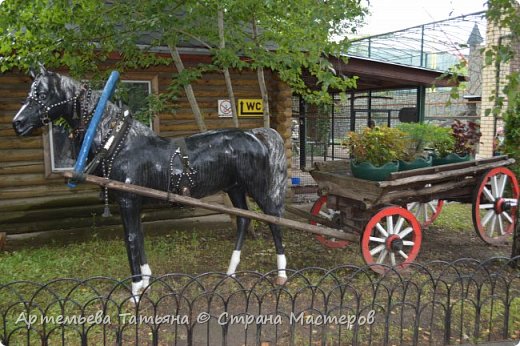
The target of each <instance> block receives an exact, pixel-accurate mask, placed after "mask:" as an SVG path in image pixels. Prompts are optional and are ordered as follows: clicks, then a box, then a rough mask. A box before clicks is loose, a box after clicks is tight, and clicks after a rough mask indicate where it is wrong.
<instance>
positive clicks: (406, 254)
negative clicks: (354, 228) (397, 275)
mask: <svg viewBox="0 0 520 346" xmlns="http://www.w3.org/2000/svg"><path fill="white" fill-rule="evenodd" d="M421 241H422V233H421V226H420V225H419V222H418V221H417V219H416V218H415V216H414V215H413V214H412V213H411V212H409V211H408V210H406V209H404V208H401V207H394V206H392V207H387V208H384V209H381V210H380V211H379V212H377V213H376V214H375V215H374V216H373V217H372V218H371V219H370V220H369V221H368V223H367V225H366V226H365V229H364V231H363V235H362V237H361V252H362V254H363V258H364V260H365V263H366V264H368V265H370V268H371V269H372V270H373V271H375V272H377V273H380V274H383V273H385V272H386V271H388V270H389V269H390V267H393V268H394V269H397V270H401V269H404V268H406V267H408V265H410V263H412V262H413V261H414V260H415V258H416V257H417V255H418V254H419V250H420V248H421ZM378 264H384V265H385V266H380V265H378Z"/></svg>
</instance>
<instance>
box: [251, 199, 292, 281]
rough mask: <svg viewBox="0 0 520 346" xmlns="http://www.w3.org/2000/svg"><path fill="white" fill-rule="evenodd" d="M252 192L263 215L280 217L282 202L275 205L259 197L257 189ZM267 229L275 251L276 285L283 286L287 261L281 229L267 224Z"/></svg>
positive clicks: (285, 278) (269, 200)
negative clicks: (269, 230) (269, 231)
mask: <svg viewBox="0 0 520 346" xmlns="http://www.w3.org/2000/svg"><path fill="white" fill-rule="evenodd" d="M253 191H255V192H257V193H253V194H254V195H253V198H254V199H255V201H256V203H257V204H258V206H259V207H260V208H261V209H262V211H263V212H264V213H266V214H267V215H272V216H278V217H280V216H282V210H283V201H282V202H280V203H278V204H277V203H275V202H274V201H272V199H271V198H269V197H268V196H259V194H258V191H259V190H258V189H256V190H253ZM256 197H258V198H256ZM279 204H281V205H279ZM269 228H270V229H271V234H272V236H273V240H274V246H275V249H276V266H277V268H278V277H277V278H276V284H278V285H283V284H285V283H286V282H287V273H286V272H285V268H286V266H287V259H286V258H285V250H284V247H283V243H282V229H281V228H280V226H278V225H275V224H269Z"/></svg>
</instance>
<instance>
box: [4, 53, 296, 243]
mask: <svg viewBox="0 0 520 346" xmlns="http://www.w3.org/2000/svg"><path fill="white" fill-rule="evenodd" d="M208 59H209V57H208V56H207V55H200V54H190V53H185V54H183V55H182V60H183V62H184V64H185V66H186V67H187V68H189V67H190V66H194V65H196V64H198V63H200V62H204V61H207V60H208ZM109 68H110V66H107V69H109ZM65 73H66V72H65ZM175 73H176V70H175V67H174V66H173V64H172V65H171V66H155V67H150V68H148V69H145V70H134V71H121V79H120V81H121V82H125V81H130V82H133V83H144V84H145V85H147V86H148V88H149V89H150V91H151V92H153V93H163V92H165V91H166V89H167V88H168V86H169V84H170V82H171V79H172V76H173V75H174V74H175ZM231 78H232V83H233V88H234V93H235V97H236V98H237V99H240V98H244V99H261V94H260V88H259V84H258V79H257V74H256V72H254V71H241V72H238V71H233V72H232V76H231ZM266 82H267V87H268V92H269V102H270V110H271V126H272V127H273V128H274V129H276V130H277V131H278V132H279V133H280V134H281V135H282V136H283V138H284V139H285V142H286V148H287V155H288V157H289V158H290V156H291V151H290V148H291V142H290V136H291V114H292V110H291V108H292V99H291V96H292V91H291V89H290V88H289V87H288V86H287V85H286V84H284V83H283V82H281V81H280V80H279V79H278V78H276V76H275V75H273V74H272V73H270V72H269V71H266ZM30 85H31V78H30V77H29V76H28V75H26V74H24V73H21V72H16V71H9V72H6V73H2V74H0V210H1V213H0V233H1V232H3V233H4V235H3V236H4V237H5V233H6V234H7V235H12V234H22V233H31V232H47V231H65V232H67V231H72V230H74V231H81V230H83V231H88V230H90V229H92V228H94V227H96V228H98V229H101V230H103V229H113V228H116V229H119V228H121V229H122V227H121V222H120V218H119V215H118V214H117V207H116V206H115V205H114V206H112V207H111V211H112V214H113V216H111V217H106V218H103V217H101V214H102V212H103V203H102V200H101V199H100V189H99V188H98V187H96V186H92V185H87V184H81V185H80V186H78V187H77V188H75V189H70V188H68V187H67V186H66V185H65V183H64V178H63V177H62V176H61V175H60V174H59V172H57V171H56V168H55V167H54V166H55V165H54V164H53V162H52V161H53V153H52V150H51V145H52V143H51V142H52V138H50V137H51V136H52V133H50V132H53V131H49V128H44V129H42V130H39V131H38V132H35V133H33V135H32V136H30V137H17V136H16V135H15V133H14V130H13V128H12V125H11V122H12V119H13V116H14V115H15V114H16V112H17V111H18V110H19V108H20V103H21V102H22V101H23V100H24V99H25V98H26V97H27V93H28V91H29V87H30ZM193 89H194V92H195V96H196V98H197V101H198V103H199V107H200V108H201V111H202V113H203V116H204V118H205V123H206V126H207V127H208V129H217V128H225V127H232V126H233V124H232V120H231V118H222V117H219V115H218V109H217V107H218V100H221V99H227V98H228V95H227V91H226V87H225V82H224V77H223V74H221V73H209V74H205V75H204V76H203V77H202V78H201V79H200V80H198V81H196V82H194V83H193ZM239 120H240V127H241V128H254V127H261V126H263V119H262V117H241V118H240V119H239ZM153 129H154V131H156V132H157V133H159V134H160V135H161V136H165V137H177V136H185V135H189V134H193V133H196V132H199V130H198V127H197V124H196V122H195V119H194V117H193V114H192V112H191V108H190V106H189V103H188V100H187V99H186V97H185V95H181V97H180V98H179V99H178V100H176V102H175V104H173V105H172V107H171V110H170V111H165V112H162V113H160V114H157V115H156V117H155V119H154V121H153ZM288 161H289V162H290V160H288ZM214 201H216V202H221V201H220V199H219V198H217V199H216V200H214ZM207 214H209V212H206V211H203V210H193V209H188V208H183V209H177V210H172V209H171V208H159V209H153V210H146V211H145V212H144V213H143V221H144V222H145V227H146V223H147V222H152V221H159V220H164V221H168V220H171V219H175V218H185V217H193V216H199V215H207ZM154 225H157V223H154ZM154 227H155V226H154ZM0 238H2V237H0ZM0 243H2V239H0Z"/></svg>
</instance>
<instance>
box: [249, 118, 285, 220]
mask: <svg viewBox="0 0 520 346" xmlns="http://www.w3.org/2000/svg"><path fill="white" fill-rule="evenodd" d="M251 131H252V133H253V135H254V136H255V137H256V138H258V140H259V141H260V142H262V143H263V144H264V145H265V147H266V149H267V153H268V155H269V172H268V174H269V177H268V183H267V184H268V186H267V190H268V191H267V196H270V197H271V199H272V202H273V206H272V207H273V208H274V210H272V211H271V212H272V213H279V214H278V215H282V214H283V211H284V202H285V193H286V190H287V160H286V157H285V146H284V142H283V139H282V137H281V136H280V134H279V133H278V132H276V131H275V130H273V129H269V128H264V127H262V128H256V129H252V130H251ZM264 212H266V211H264Z"/></svg>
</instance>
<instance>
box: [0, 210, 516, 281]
mask: <svg viewBox="0 0 520 346" xmlns="http://www.w3.org/2000/svg"><path fill="white" fill-rule="evenodd" d="M148 227H149V228H148V230H150V227H151V226H148ZM432 227H433V228H436V229H440V230H442V234H448V235H449V234H453V233H455V234H460V236H461V237H474V236H475V232H474V230H473V225H472V221H471V206H470V205H468V204H458V203H450V204H448V205H445V206H444V208H443V211H442V212H441V214H440V216H439V218H438V219H437V220H436V221H435V223H434V224H433V226H432ZM428 232H429V231H428V230H426V231H424V232H423V233H424V238H425V239H424V242H428V241H429V239H428V238H430V237H432V238H434V237H436V235H435V234H430V233H428ZM151 233H152V234H149V235H147V236H146V240H145V248H146V252H147V256H148V262H149V263H150V266H151V267H152V271H153V273H154V274H166V273H172V272H176V273H192V274H195V273H203V272H207V271H218V272H223V271H225V270H226V269H227V265H228V261H229V258H230V255H231V253H232V251H233V246H234V241H235V230H233V229H231V228H229V229H219V230H212V229H211V226H208V227H196V228H193V229H177V230H172V231H171V232H169V233H168V234H165V235H153V232H151ZM259 234H260V236H259V237H257V238H256V239H253V238H252V237H251V236H249V235H248V237H247V238H246V241H245V244H244V247H243V251H242V258H241V262H240V265H239V268H238V269H239V270H252V271H255V270H256V271H260V272H268V271H271V270H274V269H275V265H276V260H275V251H274V245H273V242H272V238H271V235H270V232H269V230H268V229H266V227H264V228H263V230H262V231H261V232H260V233H259ZM434 240H435V239H432V241H434ZM284 244H285V246H286V253H287V259H288V267H289V268H293V269H299V268H305V267H308V266H319V267H323V268H332V267H334V266H337V265H342V264H354V265H363V264H364V262H363V259H362V256H361V254H360V248H359V245H358V244H351V245H350V246H349V247H348V248H346V249H343V250H335V249H334V250H331V249H328V248H324V247H323V246H321V245H320V244H319V243H318V242H316V241H315V240H314V236H313V235H312V234H307V233H305V232H301V231H297V230H284ZM476 244H477V245H482V244H481V243H480V241H478V242H476ZM490 249H491V248H490ZM498 249H500V250H503V248H498ZM441 250H442V249H441ZM505 253H507V251H506V252H505ZM456 255H457V254H456V253H455V254H454V256H456ZM478 255H479V254H478V253H475V256H476V257H478ZM455 258H456V257H455ZM439 259H442V258H439ZM129 275H130V272H129V267H128V260H127V256H126V251H125V246H124V242H123V240H122V239H103V238H102V237H101V236H97V234H96V233H95V232H93V235H92V236H91V237H90V238H89V239H87V240H82V241H77V242H75V241H74V240H72V241H68V242H67V243H66V244H63V243H61V242H50V243H48V244H43V245H40V246H38V247H25V248H21V249H18V250H16V251H6V252H3V253H0V282H4V283H5V282H10V281H15V280H34V281H39V282H42V281H47V280H52V279H55V278H58V277H75V278H88V277H92V276H110V277H114V278H118V279H122V278H126V277H128V276H129Z"/></svg>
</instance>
